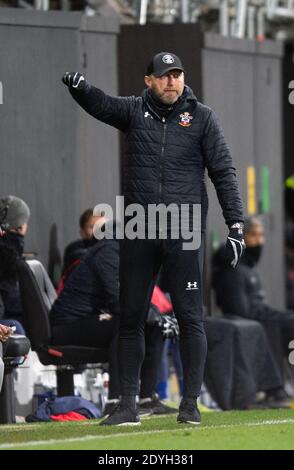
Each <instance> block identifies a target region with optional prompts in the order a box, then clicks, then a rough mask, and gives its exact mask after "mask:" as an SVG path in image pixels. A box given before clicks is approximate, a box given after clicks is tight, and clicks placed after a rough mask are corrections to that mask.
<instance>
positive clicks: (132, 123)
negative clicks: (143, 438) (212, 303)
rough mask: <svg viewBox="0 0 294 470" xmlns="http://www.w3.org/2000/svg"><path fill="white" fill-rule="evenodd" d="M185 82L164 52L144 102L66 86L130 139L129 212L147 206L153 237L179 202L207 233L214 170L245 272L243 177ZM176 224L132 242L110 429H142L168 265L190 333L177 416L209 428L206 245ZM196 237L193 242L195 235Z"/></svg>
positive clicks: (67, 78)
mask: <svg viewBox="0 0 294 470" xmlns="http://www.w3.org/2000/svg"><path fill="white" fill-rule="evenodd" d="M184 76H185V75H184V68H183V65H182V63H181V61H180V59H179V58H178V57H177V56H176V55H175V54H173V53H169V52H161V53H159V54H156V55H155V56H154V57H153V58H152V60H151V62H150V64H149V66H148V69H147V72H146V76H145V79H144V80H145V85H146V89H145V91H144V93H143V96H140V97H133V96H130V97H112V96H109V95H106V94H105V93H104V92H103V91H102V90H100V89H98V88H96V87H94V86H92V85H90V84H89V83H88V82H87V81H86V80H85V78H84V77H83V76H82V75H81V74H80V73H78V72H76V73H71V72H69V73H66V74H65V75H64V77H63V82H64V83H65V84H66V85H67V86H68V87H69V91H70V93H71V95H72V96H73V98H74V99H75V100H76V101H77V102H78V103H79V104H80V106H82V107H83V108H84V110H85V111H87V112H88V113H89V114H91V115H92V116H93V117H95V118H96V119H98V120H100V121H102V122H104V123H106V124H109V125H111V126H113V127H115V128H117V129H119V130H120V131H122V132H123V133H124V134H125V138H126V147H127V150H126V161H125V175H124V197H125V206H127V207H129V209H131V206H130V205H131V204H137V205H140V207H141V208H143V210H144V213H145V220H146V218H147V224H146V225H145V232H144V233H145V235H146V232H148V230H149V228H151V224H150V223H149V220H148V217H147V215H146V214H147V213H148V211H149V209H150V208H152V207H154V205H155V206H157V205H159V204H161V205H162V206H161V208H162V207H164V208H166V209H167V208H168V207H169V206H170V204H173V205H174V206H173V208H174V207H176V209H178V212H179V215H180V216H181V222H182V224H183V226H185V227H184V228H187V227H188V228H190V227H191V224H192V222H193V211H195V209H196V208H198V209H199V207H201V218H202V230H204V228H205V218H206V213H207V193H206V189H205V184H204V174H205V169H206V168H207V169H208V173H209V176H210V178H211V179H212V181H213V183H214V185H215V188H216V191H217V194H218V198H219V201H220V204H221V207H222V210H223V214H224V217H225V220H226V223H227V225H228V227H229V238H228V256H229V258H230V261H231V263H232V265H233V266H236V265H237V263H238V261H239V258H240V256H241V254H242V251H243V244H244V242H243V233H242V222H243V209H242V202H241V198H240V194H239V190H238V184H237V178H236V171H235V168H234V166H233V163H232V158H231V156H230V153H229V150H228V147H227V145H226V143H225V140H224V136H223V132H222V130H221V128H220V125H219V123H218V119H217V117H216V115H215V113H214V112H213V111H212V110H211V109H209V108H208V107H207V106H205V105H203V104H201V103H200V102H198V101H197V99H196V97H195V96H194V93H193V92H192V90H191V89H190V88H189V87H188V86H186V85H185V79H184ZM152 205H153V206H152ZM187 219H188V220H187ZM185 222H186V224H185ZM175 228H176V227H175V224H174V223H173V220H172V219H170V218H168V220H167V223H166V224H163V223H161V224H160V226H159V227H158V224H157V226H156V230H155V237H154V239H152V237H149V238H148V237H146V236H145V239H144V238H143V239H142V238H140V237H137V238H135V239H130V238H131V237H128V236H126V237H125V239H124V240H123V244H122V250H121V276H120V286H121V324H120V353H119V357H120V372H121V389H122V398H121V404H120V407H119V408H117V410H116V411H115V412H114V413H113V414H112V415H110V416H109V418H108V420H106V421H105V422H104V424H117V425H120V424H139V417H138V415H137V412H136V406H135V397H136V395H137V393H138V389H139V371H140V367H141V364H142V361H143V358H144V348H145V345H144V324H145V320H146V317H147V313H148V306H149V304H150V298H151V294H152V291H153V287H154V283H155V280H156V276H157V273H158V271H159V269H160V266H161V265H164V267H165V268H166V270H167V272H168V277H169V292H170V294H171V298H172V303H173V305H174V309H175V314H176V317H177V319H178V322H179V326H180V335H181V356H182V362H183V369H184V382H185V390H184V396H183V399H182V401H181V404H180V410H179V415H178V418H177V419H178V421H179V422H190V423H193V424H199V423H200V413H199V411H198V408H197V404H196V400H197V397H198V396H199V394H200V388H201V383H202V380H203V372H204V364H205V358H206V350H207V344H206V338H205V332H204V328H203V311H202V265H201V262H200V259H201V251H202V247H200V248H199V246H198V245H197V243H196V246H195V245H194V246H193V247H191V246H190V249H188V250H187V249H185V248H184V246H183V239H184V238H185V236H184V235H183V232H182V231H181V235H178V236H175V234H174V233H173V231H174V229H175ZM181 228H183V227H181ZM197 232H198V233H199V232H200V227H199V226H197V227H195V226H194V225H193V230H192V233H193V235H194V234H195V233H197ZM190 237H191V239H192V238H193V236H192V235H191V234H190ZM191 239H190V241H191ZM134 292H135V295H133V293H134ZM131 293H132V294H131Z"/></svg>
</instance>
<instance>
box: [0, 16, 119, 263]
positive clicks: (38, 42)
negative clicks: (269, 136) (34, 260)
mask: <svg viewBox="0 0 294 470" xmlns="http://www.w3.org/2000/svg"><path fill="white" fill-rule="evenodd" d="M117 33H118V23H117V21H116V20H115V19H103V18H99V17H95V18H85V17H83V16H82V15H81V14H80V13H61V12H58V13H56V12H46V13H41V12H30V11H23V10H17V9H11V10H10V9H7V10H6V9H1V16H0V58H1V60H0V81H1V82H2V84H3V104H2V105H1V106H0V116H1V126H0V142H1V160H0V188H1V190H0V193H1V195H5V194H15V195H18V196H20V197H22V198H24V199H25V200H26V201H27V202H28V204H29V206H30V207H31V212H32V216H31V224H30V228H29V233H28V237H27V243H26V248H27V249H28V250H32V251H35V252H37V253H39V255H40V257H41V259H42V260H43V261H44V262H45V263H47V262H48V258H49V253H50V267H51V270H52V265H53V262H54V261H56V260H58V257H59V254H58V253H59V252H63V249H64V246H65V245H66V244H67V243H68V242H69V241H71V240H73V239H74V238H76V237H77V236H78V217H79V214H80V213H81V211H82V210H84V209H85V208H88V207H91V206H94V205H95V204H97V203H99V202H107V203H111V204H113V203H114V199H115V197H114V196H115V194H117V193H118V192H119V151H118V145H119V141H118V133H117V131H115V130H114V129H112V128H110V127H107V126H106V125H104V124H101V123H99V122H98V121H95V120H94V119H93V118H91V117H90V116H87V115H86V113H84V112H83V111H82V110H81V109H79V107H78V106H77V105H76V103H75V102H74V101H73V100H72V98H71V96H70V95H69V93H68V91H67V89H66V87H65V86H64V85H63V84H62V83H61V77H62V75H63V74H64V73H65V72H66V71H74V70H80V71H81V72H84V73H85V74H86V76H87V78H89V80H90V81H92V82H93V83H96V84H97V85H98V86H100V87H101V88H103V89H104V90H105V91H106V92H108V93H112V94H117V59H116V58H117Z"/></svg>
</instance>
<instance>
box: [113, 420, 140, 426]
mask: <svg viewBox="0 0 294 470" xmlns="http://www.w3.org/2000/svg"><path fill="white" fill-rule="evenodd" d="M114 426H141V422H140V421H138V422H137V423H120V424H114Z"/></svg>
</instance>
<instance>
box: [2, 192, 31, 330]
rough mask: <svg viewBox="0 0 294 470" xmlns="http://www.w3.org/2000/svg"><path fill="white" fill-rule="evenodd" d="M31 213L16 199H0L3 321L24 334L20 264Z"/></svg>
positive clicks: (14, 197) (11, 197) (22, 202)
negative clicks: (19, 280)
mask: <svg viewBox="0 0 294 470" xmlns="http://www.w3.org/2000/svg"><path fill="white" fill-rule="evenodd" d="M29 217H30V210H29V207H28V206H27V204H26V203H25V202H24V201H23V200H22V199H20V198H18V197H16V196H7V197H4V198H1V199H0V232H1V233H0V319H1V321H2V323H5V324H6V325H8V326H9V325H10V326H16V333H18V334H24V330H23V327H22V325H21V322H22V305H21V296H20V291H19V286H18V281H17V262H18V260H19V258H20V257H22V255H23V248H24V237H25V235H26V233H27V229H28V220H29Z"/></svg>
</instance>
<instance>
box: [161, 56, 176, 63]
mask: <svg viewBox="0 0 294 470" xmlns="http://www.w3.org/2000/svg"><path fill="white" fill-rule="evenodd" d="M174 61H175V59H174V58H173V56H171V55H170V54H165V55H164V56H163V57H162V62H164V63H165V64H173V63H174Z"/></svg>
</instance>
